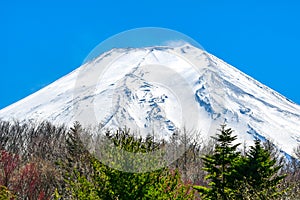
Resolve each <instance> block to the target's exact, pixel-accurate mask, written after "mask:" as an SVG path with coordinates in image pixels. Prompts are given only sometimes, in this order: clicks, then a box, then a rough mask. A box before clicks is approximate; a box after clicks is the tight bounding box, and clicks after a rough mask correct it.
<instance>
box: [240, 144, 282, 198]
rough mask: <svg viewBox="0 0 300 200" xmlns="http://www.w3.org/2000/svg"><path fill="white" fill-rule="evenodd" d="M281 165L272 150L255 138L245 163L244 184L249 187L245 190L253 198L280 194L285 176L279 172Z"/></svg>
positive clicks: (272, 196)
mask: <svg viewBox="0 0 300 200" xmlns="http://www.w3.org/2000/svg"><path fill="white" fill-rule="evenodd" d="M281 167H282V166H280V165H277V164H276V160H275V158H272V157H271V152H270V151H268V150H267V149H264V148H263V147H262V146H261V144H260V141H259V140H255V144H254V146H251V147H250V150H249V152H248V154H247V158H246V164H245V165H244V170H243V171H244V172H246V173H245V178H244V186H245V187H247V188H244V191H247V192H246V193H248V196H251V199H274V198H276V197H278V196H280V195H281V194H282V193H283V191H279V189H278V188H279V184H280V182H281V181H282V180H283V179H284V177H285V175H279V174H278V172H279V170H280V168H281Z"/></svg>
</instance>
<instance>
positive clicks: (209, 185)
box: [0, 121, 300, 200]
mask: <svg viewBox="0 0 300 200" xmlns="http://www.w3.org/2000/svg"><path fill="white" fill-rule="evenodd" d="M98 131H100V128H99V127H98V128H97V127H93V128H84V127H82V126H81V125H80V124H79V123H78V122H76V123H74V125H73V126H72V127H71V128H67V127H65V126H55V125H53V124H51V123H49V122H42V123H39V124H35V123H22V124H20V123H19V122H6V121H0V152H1V154H0V199H34V200H36V199H40V200H42V199H108V200H109V199H125V200H126V199H224V200H226V199H300V185H299V181H298V180H299V178H300V164H299V159H300V147H299V148H297V149H296V150H295V154H296V155H297V156H298V158H295V159H294V158H290V159H289V160H287V159H284V158H283V157H282V156H281V154H280V152H279V151H278V150H277V149H276V148H275V147H274V146H273V145H272V143H271V142H264V143H263V142H261V141H259V140H255V141H254V145H252V146H250V147H249V148H246V147H245V148H243V147H241V146H242V145H241V144H239V143H237V141H236V140H237V137H236V135H234V131H233V130H232V129H231V128H227V126H226V125H221V126H220V129H219V130H217V133H216V135H215V136H214V137H212V139H211V140H210V141H206V142H202V141H201V140H200V139H192V138H188V137H187V135H188V134H181V135H180V137H175V136H174V137H172V138H171V139H170V140H169V141H156V140H154V138H152V137H151V136H147V137H146V138H141V137H139V136H137V135H135V134H134V133H131V132H130V130H129V129H126V128H120V129H119V130H115V131H107V132H106V133H105V134H100V135H99V137H100V139H99V143H97V145H104V143H107V141H108V140H109V141H111V142H112V144H113V145H114V146H115V147H116V148H117V149H120V150H124V151H126V152H134V153H149V152H155V151H157V150H159V149H161V148H164V146H165V145H167V144H166V143H168V144H169V145H172V146H174V147H175V148H177V146H176V145H184V146H185V152H184V153H183V154H182V155H181V156H180V157H179V158H178V159H176V160H174V162H172V163H171V164H169V165H168V166H164V167H162V168H160V169H156V170H154V171H148V172H141V173H131V172H125V171H122V170H118V169H116V168H111V167H109V166H107V165H106V164H105V163H102V162H101V156H103V155H96V153H92V151H90V149H89V148H92V146H91V144H90V143H91V138H92V136H93V134H94V133H95V132H96V133H97V132H98ZM178 141H179V142H178ZM101 142H102V143H101ZM178 148H179V146H178ZM110 155H111V156H112V160H113V161H114V160H117V161H118V162H117V164H118V166H119V167H121V168H122V167H124V166H126V167H128V166H129V167H130V164H131V163H128V160H126V159H124V157H121V156H120V155H118V154H113V153H112V154H108V155H106V156H110ZM99 156H100V157H99ZM99 158H100V159H99ZM297 159H298V160H297ZM137 162H138V161H137ZM138 166H140V167H141V168H142V167H144V163H143V162H141V163H140V165H138Z"/></svg>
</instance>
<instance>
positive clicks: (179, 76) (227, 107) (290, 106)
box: [0, 44, 300, 155]
mask: <svg viewBox="0 0 300 200" xmlns="http://www.w3.org/2000/svg"><path fill="white" fill-rule="evenodd" d="M0 118H1V119H4V120H10V119H18V120H21V121H24V120H31V121H39V120H49V121H52V122H54V123H59V124H61V123H66V124H68V125H71V124H72V123H73V122H74V121H75V120H78V121H80V122H81V123H83V124H85V125H88V124H96V123H101V125H102V126H103V127H106V128H108V127H118V126H123V125H126V126H129V127H131V128H134V127H139V131H140V132H141V134H143V135H146V134H151V132H152V131H153V130H155V132H156V133H157V135H156V137H162V138H165V137H168V136H169V135H170V134H172V133H173V132H174V131H176V129H177V128H183V127H187V128H188V129H192V128H196V129H198V130H200V131H201V136H203V137H204V138H207V136H209V135H211V134H213V133H215V131H216V127H218V125H219V124H220V123H223V122H226V123H228V124H229V126H230V127H232V128H233V129H234V130H235V131H236V134H238V136H239V141H240V142H243V141H246V142H247V143H250V142H251V141H252V140H253V138H260V139H262V140H265V139H268V140H270V141H272V142H273V143H274V144H275V145H276V146H277V147H278V148H280V149H281V150H282V151H284V152H286V153H287V154H289V155H292V154H293V148H295V147H296V146H297V145H299V144H300V132H299V131H298V128H299V127H300V106H299V105H297V104H295V103H293V102H291V101H289V100H288V99H287V98H285V97H284V96H282V95H280V94H279V93H277V92H275V91H274V90H272V89H270V88H268V87H267V86H264V85H263V84H261V83H259V82H257V81H256V80H254V79H253V78H251V77H249V76H247V75H246V74H244V73H242V72H240V71H239V70H237V69H236V68H234V67H232V66H230V65H229V64H227V63H225V62H223V61H222V60H220V59H218V58H217V57H215V56H213V55H211V54H209V53H207V52H205V51H203V50H200V49H198V48H195V47H193V46H191V45H188V44H185V45H183V46H181V47H176V48H169V47H148V48H134V49H133V48H132V49H129V48H128V49H112V50H111V51H109V52H106V53H104V54H102V55H100V56H99V57H98V58H96V59H95V60H93V61H91V62H89V63H86V64H84V65H82V66H81V67H79V68H78V69H76V70H75V71H73V72H71V73H70V74H68V75H66V76H64V77H62V78H61V79H59V80H57V81H55V82H54V83H52V84H50V85H49V86H47V87H45V88H43V89H41V90H40V91H38V92H36V93H34V94H32V95H30V96H28V97H26V98H24V99H22V100H20V101H18V102H16V103H14V104H12V105H10V106H8V107H6V108H4V109H2V110H0ZM158 133H159V134H158Z"/></svg>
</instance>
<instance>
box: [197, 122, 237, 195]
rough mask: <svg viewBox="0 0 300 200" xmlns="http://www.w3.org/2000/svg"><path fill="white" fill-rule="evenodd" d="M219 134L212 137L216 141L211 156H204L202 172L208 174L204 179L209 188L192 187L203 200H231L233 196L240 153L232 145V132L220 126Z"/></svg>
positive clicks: (224, 126) (233, 138)
mask: <svg viewBox="0 0 300 200" xmlns="http://www.w3.org/2000/svg"><path fill="white" fill-rule="evenodd" d="M219 131H220V133H219V134H217V135H216V137H212V138H213V139H214V140H215V141H216V145H215V148H214V152H213V153H212V155H205V156H204V157H203V161H204V169H203V170H204V171H206V172H207V173H208V175H207V176H206V177H205V178H206V179H208V180H209V187H204V186H194V188H195V189H196V190H198V191H199V192H200V194H201V196H202V198H203V199H223V200H225V199H232V198H233V196H234V195H235V185H236V184H234V182H235V180H236V178H235V176H236V174H237V173H236V168H237V165H238V163H239V161H240V158H241V156H240V153H238V152H237V147H238V146H239V145H240V144H234V143H233V142H234V141H235V140H236V139H237V136H233V135H232V133H233V130H232V129H231V128H226V125H221V129H220V130H219Z"/></svg>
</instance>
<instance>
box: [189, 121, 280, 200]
mask: <svg viewBox="0 0 300 200" xmlns="http://www.w3.org/2000/svg"><path fill="white" fill-rule="evenodd" d="M220 132H221V133H220V134H217V137H214V140H215V141H216V145H215V149H214V152H213V153H212V154H208V155H205V156H204V157H203V160H204V168H203V169H204V170H205V171H206V172H207V173H208V174H207V176H206V179H208V180H209V184H208V187H206V186H194V188H195V189H196V190H198V191H199V192H200V194H201V196H202V198H203V199H223V200H226V199H275V198H277V197H279V196H281V195H282V194H283V192H284V190H280V189H279V186H280V183H281V181H282V180H283V179H284V177H285V175H279V174H278V172H279V170H280V169H281V167H282V166H279V165H277V164H276V160H275V159H273V158H272V157H271V152H270V151H269V150H268V149H264V148H263V147H262V146H261V144H260V141H259V140H255V145H254V146H251V147H250V150H249V152H247V153H246V155H245V156H242V155H241V154H240V153H239V152H238V151H237V147H238V146H239V145H240V144H233V142H234V141H235V140H236V136H232V130H231V129H230V128H229V129H226V128H225V125H222V126H221V130H220Z"/></svg>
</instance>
